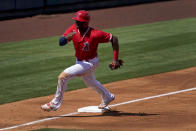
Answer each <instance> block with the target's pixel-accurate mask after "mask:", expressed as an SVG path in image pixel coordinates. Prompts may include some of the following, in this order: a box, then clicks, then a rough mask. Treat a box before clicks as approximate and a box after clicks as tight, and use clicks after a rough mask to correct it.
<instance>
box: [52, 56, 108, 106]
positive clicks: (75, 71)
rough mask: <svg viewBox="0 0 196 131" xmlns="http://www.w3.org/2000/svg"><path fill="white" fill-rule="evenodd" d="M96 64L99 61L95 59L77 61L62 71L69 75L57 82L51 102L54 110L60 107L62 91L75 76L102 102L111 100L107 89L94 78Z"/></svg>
mask: <svg viewBox="0 0 196 131" xmlns="http://www.w3.org/2000/svg"><path fill="white" fill-rule="evenodd" d="M98 63H99V60H98V58H97V57H95V58H93V59H91V60H89V61H77V60H76V64H75V65H73V66H71V67H68V68H67V69H65V70H64V72H65V73H67V74H69V76H68V77H66V78H64V79H62V80H61V81H60V82H58V85H57V91H56V94H55V97H54V99H53V100H52V103H54V105H55V106H56V107H55V108H56V109H58V108H59V107H60V105H61V104H62V101H63V94H64V91H65V90H66V89H67V83H68V81H69V80H71V79H72V78H74V77H77V76H80V77H82V79H83V81H84V83H85V85H86V86H87V87H91V88H92V89H94V90H95V91H96V92H97V93H98V94H99V95H101V98H102V100H103V101H105V100H107V99H110V98H111V93H110V92H109V91H108V90H107V89H105V88H104V87H103V86H102V85H101V83H100V82H99V81H97V80H96V78H95V76H94V71H95V69H96V68H97V66H98Z"/></svg>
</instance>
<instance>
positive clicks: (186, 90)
mask: <svg viewBox="0 0 196 131" xmlns="http://www.w3.org/2000/svg"><path fill="white" fill-rule="evenodd" d="M193 90H196V87H194V88H189V89H185V90H180V91H174V92H169V93H165V94H160V95H156V96H150V97H144V98H140V99H136V100H131V101H127V102H122V103H118V104H113V105H110V106H109V107H115V106H120V105H125V104H129V103H134V102H138V101H143V100H148V99H153V98H158V97H162V96H169V95H174V94H179V93H183V92H188V91H193ZM78 114H80V113H79V112H73V113H69V114H64V115H60V116H56V117H51V118H45V119H41V120H37V121H32V122H28V123H25V124H21V125H16V126H11V127H7V128H1V129H0V131H3V130H10V129H15V128H19V127H23V126H29V125H33V124H37V123H41V122H45V121H49V120H54V119H59V118H62V117H66V116H73V115H78Z"/></svg>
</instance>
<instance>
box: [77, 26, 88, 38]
mask: <svg viewBox="0 0 196 131" xmlns="http://www.w3.org/2000/svg"><path fill="white" fill-rule="evenodd" d="M88 28H89V27H87V28H81V29H78V30H79V32H80V34H81V35H82V36H83V35H84V34H85V33H86V32H87V30H88Z"/></svg>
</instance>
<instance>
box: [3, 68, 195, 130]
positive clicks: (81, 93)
mask: <svg viewBox="0 0 196 131" xmlns="http://www.w3.org/2000/svg"><path fill="white" fill-rule="evenodd" d="M195 78H196V67H194V68H189V69H185V70H181V71H174V72H169V73H163V74H158V75H152V76H147V77H142V78H136V79H131V80H124V81H119V82H113V83H109V84H105V85H104V86H105V87H106V88H108V89H109V90H110V91H111V92H113V93H115V94H116V100H115V101H114V102H113V103H112V104H115V103H121V102H126V101H130V100H134V99H138V98H144V97H148V96H154V95H158V94H164V93H168V92H172V91H178V90H183V89H188V88H193V87H194V86H195V85H196V81H195ZM64 96H65V97H64V101H63V104H62V106H61V108H60V109H59V110H58V111H56V112H43V111H42V110H41V109H40V105H41V104H44V103H46V102H47V101H48V100H50V99H52V98H53V95H51V96H47V97H40V98H34V99H29V100H24V101H19V102H14V103H11V104H4V105H1V106H0V111H1V119H0V123H1V124H0V127H1V128H3V127H9V126H13V125H19V124H23V123H27V122H31V121H36V120H39V119H44V118H49V117H53V116H58V115H62V114H68V113H72V112H76V111H77V109H78V108H81V107H85V106H90V105H98V104H99V102H100V98H99V96H98V95H97V94H96V93H95V92H94V91H93V90H92V89H90V88H86V89H80V90H76V91H71V92H66V93H65V94H64ZM195 99H196V91H190V92H184V93H181V94H176V95H171V96H165V97H159V98H155V99H150V100H146V101H140V102H135V103H132V104H126V105H120V106H117V107H113V108H112V110H113V112H108V113H103V114H102V113H81V114H79V115H73V116H70V117H62V118H60V119H56V120H50V121H47V122H42V123H39V124H34V125H31V126H25V127H20V128H16V129H14V131H15V130H17V131H19V130H20V131H22V130H32V129H39V128H65V129H99V130H126V131H127V130H134V131H140V130H142V131H143V130H145V131H147V130H150V131H165V130H167V131H168V130H172V131H184V130H190V131H191V130H196V125H195V123H196V106H195Z"/></svg>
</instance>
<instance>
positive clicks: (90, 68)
mask: <svg viewBox="0 0 196 131" xmlns="http://www.w3.org/2000/svg"><path fill="white" fill-rule="evenodd" d="M72 19H73V20H74V21H75V23H74V24H73V25H72V26H70V27H69V28H68V29H67V30H66V31H65V33H64V34H63V36H62V37H61V38H60V40H59V45H60V46H64V45H66V44H68V43H69V42H70V41H71V40H72V41H73V44H74V49H75V56H76V64H75V65H72V66H70V67H68V68H66V69H65V70H64V71H62V72H61V73H60V75H59V76H58V84H57V90H56V94H55V96H54V98H53V99H52V100H51V101H50V102H49V103H47V104H44V105H42V106H41V109H43V110H44V111H56V110H57V109H58V108H59V107H60V105H61V104H62V101H63V94H64V91H65V90H66V89H67V83H68V81H69V80H71V79H72V78H74V77H82V79H83V81H84V83H85V85H86V86H87V87H91V88H92V89H94V90H95V91H96V92H97V93H98V94H99V95H100V96H101V98H102V102H101V104H100V105H99V106H98V108H99V109H103V108H105V107H106V106H107V105H108V104H109V103H110V102H112V101H113V100H114V99H115V96H114V94H112V93H110V92H109V91H108V90H107V89H106V88H104V87H103V86H102V84H101V83H100V82H99V81H97V80H96V78H95V76H94V71H95V69H96V68H97V66H98V63H99V59H98V55H97V48H98V44H99V43H106V42H111V43H112V47H113V62H112V64H110V68H111V69H112V70H113V69H118V68H120V66H121V65H122V61H120V60H119V59H118V54H119V44H118V38H117V37H116V36H114V35H112V34H111V33H106V32H103V31H101V30H96V29H93V28H91V27H89V21H90V16H89V13H88V12H87V11H85V10H80V11H78V12H76V14H75V16H74V17H73V18H72Z"/></svg>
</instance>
